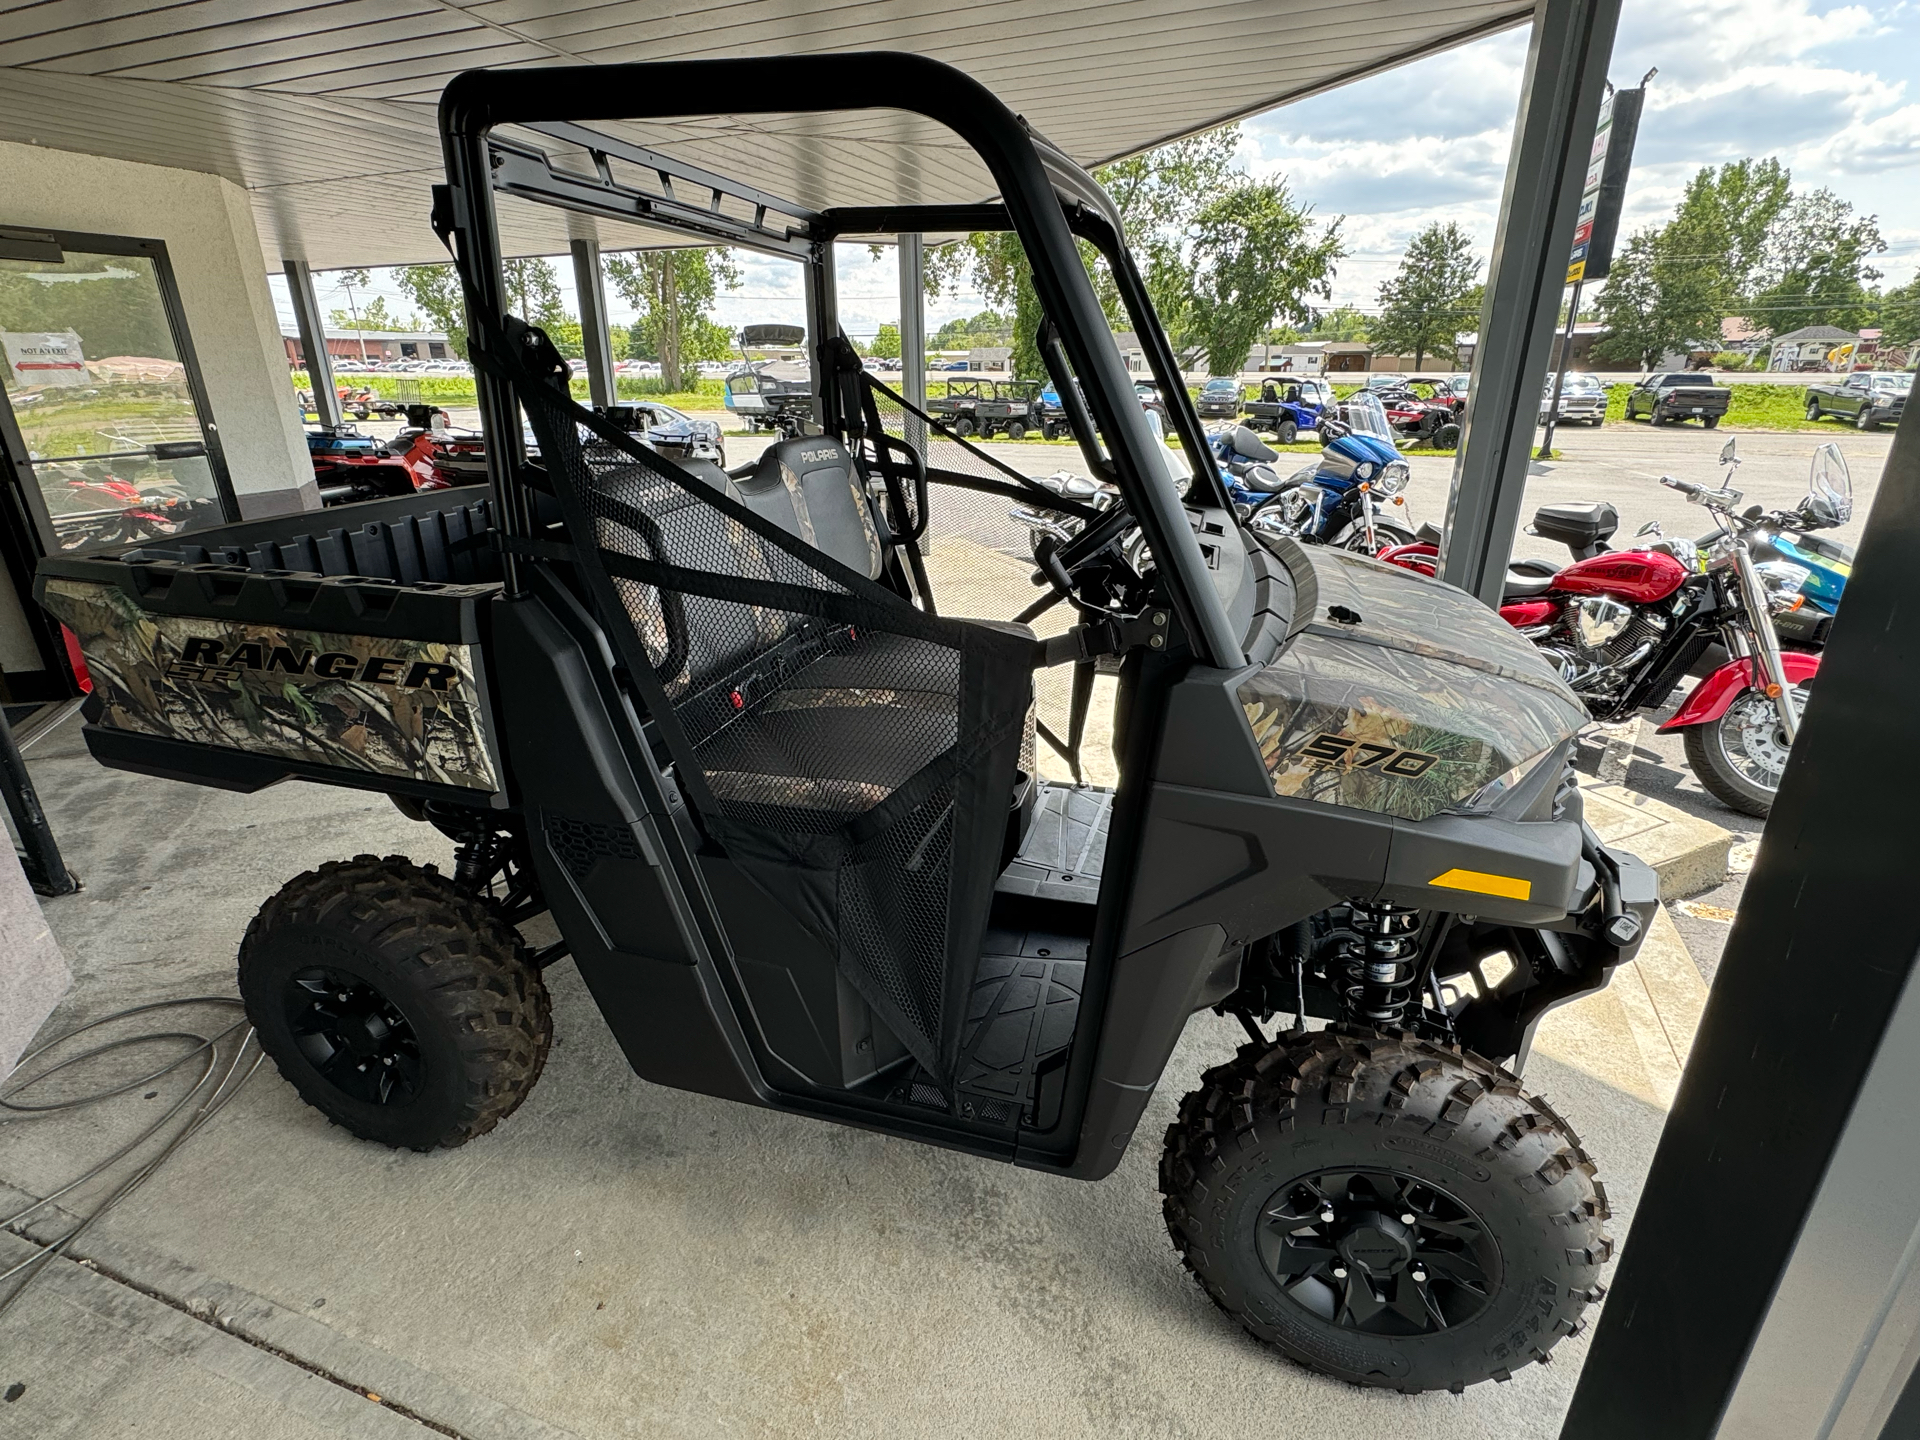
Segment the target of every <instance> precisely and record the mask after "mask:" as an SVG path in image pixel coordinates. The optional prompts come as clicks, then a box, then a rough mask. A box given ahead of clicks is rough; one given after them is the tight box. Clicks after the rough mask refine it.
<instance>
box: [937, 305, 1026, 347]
mask: <svg viewBox="0 0 1920 1440" xmlns="http://www.w3.org/2000/svg"><path fill="white" fill-rule="evenodd" d="M1012 343H1013V324H1012V322H1011V321H1009V320H1008V319H1007V317H1006V316H1004V315H1002V314H1001V313H1000V312H999V311H997V310H982V311H981V312H980V313H979V314H978V315H967V316H961V317H959V318H957V319H953V320H949V321H947V323H946V324H944V325H942V326H941V327H940V328H939V330H937V331H936V332H935V333H934V337H933V343H932V345H931V346H930V347H929V348H930V349H934V350H970V349H972V348H973V347H974V346H975V345H1011V344H1012Z"/></svg>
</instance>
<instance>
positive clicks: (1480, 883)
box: [1427, 870, 1533, 900]
mask: <svg viewBox="0 0 1920 1440" xmlns="http://www.w3.org/2000/svg"><path fill="white" fill-rule="evenodd" d="M1427 884H1429V885H1433V886H1436V887H1437V888H1439V889H1441V890H1471V891H1472V892H1473V893H1474V894H1476V895H1498V896H1500V897H1501V898H1502V899H1503V900H1531V899H1532V898H1533V882H1532V881H1531V880H1516V879H1515V878H1514V877H1513V876H1511V875H1489V874H1487V873H1486V872H1485V871H1484V870H1449V871H1447V873H1446V874H1444V875H1436V876H1434V877H1433V879H1431V880H1429V881H1428V882H1427Z"/></svg>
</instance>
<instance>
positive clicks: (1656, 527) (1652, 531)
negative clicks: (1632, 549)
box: [1633, 520, 1663, 540]
mask: <svg viewBox="0 0 1920 1440" xmlns="http://www.w3.org/2000/svg"><path fill="white" fill-rule="evenodd" d="M1661 533H1663V532H1662V531H1661V529H1660V522H1659V521H1658V520H1649V521H1648V522H1647V523H1646V524H1644V525H1642V526H1641V527H1640V528H1639V529H1638V530H1636V531H1634V532H1633V538H1634V539H1636V540H1638V539H1639V538H1640V537H1641V536H1642V535H1659V534H1661Z"/></svg>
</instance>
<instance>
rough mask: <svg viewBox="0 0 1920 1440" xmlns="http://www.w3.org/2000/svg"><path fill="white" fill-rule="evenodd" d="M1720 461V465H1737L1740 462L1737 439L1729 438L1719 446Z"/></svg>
mask: <svg viewBox="0 0 1920 1440" xmlns="http://www.w3.org/2000/svg"><path fill="white" fill-rule="evenodd" d="M1720 463H1721V464H1722V465H1738V464H1739V463H1740V446H1739V443H1738V442H1737V441H1734V440H1732V439H1729V440H1728V441H1727V443H1726V444H1724V445H1722V446H1721V447H1720Z"/></svg>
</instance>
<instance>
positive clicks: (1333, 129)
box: [1244, 0, 1920, 305]
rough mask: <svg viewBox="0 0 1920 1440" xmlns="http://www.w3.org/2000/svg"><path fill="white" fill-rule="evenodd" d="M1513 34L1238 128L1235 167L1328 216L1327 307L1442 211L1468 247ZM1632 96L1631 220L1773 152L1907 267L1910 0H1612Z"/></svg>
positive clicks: (1514, 59) (1913, 56)
mask: <svg viewBox="0 0 1920 1440" xmlns="http://www.w3.org/2000/svg"><path fill="white" fill-rule="evenodd" d="M1525 58H1526V33H1525V32H1524V31H1516V32H1509V33H1507V34H1503V35H1497V36H1493V37H1490V38H1489V39H1486V40H1483V41H1479V42H1477V43H1475V44H1473V45H1469V46H1465V47H1463V48H1461V49H1459V50H1455V51H1450V52H1447V53H1446V54H1443V55H1439V56H1435V57H1433V58H1432V59H1429V60H1424V61H1421V62H1419V63H1417V64H1414V65H1410V66H1407V67H1405V68H1403V69H1401V70H1397V71H1394V72H1391V73H1390V74H1387V75H1382V76H1377V77H1375V78H1374V79H1372V80H1368V81H1364V82H1362V83H1361V84H1358V85H1354V86H1349V87H1347V88H1345V89H1343V90H1339V91H1335V92H1332V93H1330V94H1327V95H1323V96H1318V97H1315V98H1314V99H1311V100H1306V101H1302V102H1300V103H1299V104H1297V105H1292V106H1288V107H1285V108H1283V109H1280V110H1276V111H1272V112H1270V113H1268V114H1266V115H1262V116H1258V117H1256V118H1255V119H1253V120H1250V121H1248V122H1247V126H1246V130H1247V136H1248V142H1247V145H1246V147H1245V148H1244V153H1245V154H1246V156H1247V159H1248V162H1249V168H1251V169H1253V170H1255V171H1256V173H1260V174H1263V175H1267V174H1280V175H1284V176H1285V177H1286V178H1287V180H1288V182H1289V184H1290V185H1291V186H1292V187H1293V190H1294V193H1295V194H1296V196H1297V197H1298V198H1300V199H1302V200H1304V201H1306V202H1308V203H1310V204H1312V205H1313V206H1314V207H1315V209H1316V210H1317V211H1318V212H1319V213H1320V214H1322V215H1333V214H1339V213H1344V214H1345V215H1346V216H1347V219H1346V222H1345V225H1344V227H1343V228H1344V233H1345V234H1346V235H1347V237H1348V244H1349V252H1350V253H1349V255H1348V258H1347V259H1346V260H1344V261H1343V262H1342V263H1341V266H1340V273H1339V277H1338V279H1337V280H1336V283H1335V299H1336V300H1337V301H1339V302H1341V303H1357V304H1361V305H1371V304H1372V303H1373V301H1374V295H1375V291H1376V289H1377V287H1378V284H1379V282H1380V281H1381V280H1382V279H1384V278H1386V276H1388V275H1389V274H1391V273H1392V271H1393V270H1394V268H1395V266H1396V265H1397V263H1398V261H1399V256H1400V251H1401V249H1402V247H1403V246H1404V245H1405V243H1406V240H1407V238H1408V237H1409V236H1410V235H1411V234H1412V233H1413V231H1414V230H1416V229H1418V228H1419V227H1420V226H1421V225H1424V224H1426V223H1428V222H1429V221H1431V220H1454V221H1457V222H1458V223H1460V224H1461V225H1462V226H1464V227H1465V228H1466V229H1467V230H1468V231H1469V232H1470V233H1472V234H1473V235H1474V236H1475V237H1476V239H1477V240H1478V241H1479V242H1480V244H1481V245H1482V247H1483V250H1484V248H1485V247H1487V246H1488V245H1490V243H1491V241H1492V238H1493V229H1494V223H1495V212H1496V211H1497V209H1498V206H1499V199H1500V190H1501V184H1502V180H1503V177H1504V173H1505V167H1506V163H1507V155H1508V151H1509V147H1510V145H1511V143H1512V140H1511V136H1512V124H1513V115H1514V111H1515V109H1516V108H1517V105H1518V101H1519V91H1520V82H1521V72H1522V68H1523V66H1524V63H1525ZM1652 67H1658V69H1659V75H1658V76H1657V77H1656V78H1655V80H1654V81H1653V84H1652V87H1651V90H1650V92H1649V98H1648V105H1647V111H1646V115H1645V117H1644V119H1643V121H1642V124H1641V129H1640V137H1639V142H1638V144H1637V146H1636V151H1635V157H1634V173H1633V179H1632V182H1631V184H1630V185H1629V188H1628V193H1627V206H1626V214H1625V217H1624V223H1625V226H1626V228H1628V229H1632V228H1635V227H1637V226H1639V225H1643V224H1646V223H1649V222H1654V221H1658V220H1660V219H1663V218H1664V217H1665V216H1666V215H1667V214H1669V213H1671V211H1672V208H1673V205H1674V202H1675V201H1676V200H1678V199H1679V197H1680V193H1681V190H1682V189H1683V188H1684V186H1685V185H1686V182H1687V181H1688V180H1689V179H1690V178H1691V177H1692V175H1693V174H1694V172H1695V171H1697V170H1698V169H1699V168H1700V167H1701V166H1704V165H1718V164H1722V163H1725V162H1727V161H1730V160H1737V159H1740V158H1741V157H1743V156H1748V155H1752V156H1765V155H1777V156H1779V158H1780V159H1781V161H1782V162H1783V163H1785V164H1786V165H1787V166H1788V167H1789V168H1790V169H1791V170H1792V171H1793V173H1794V180H1795V183H1796V185H1798V186H1801V187H1812V186H1815V185H1825V186H1828V187H1829V188H1831V189H1833V190H1834V191H1836V192H1837V193H1838V194H1839V195H1841V197H1842V198H1844V199H1846V200H1849V201H1851V202H1852V203H1853V204H1854V206H1855V207H1856V208H1857V209H1858V210H1860V211H1861V212H1862V213H1864V214H1877V215H1878V216H1879V217H1880V221H1881V227H1882V231H1883V233H1884V234H1885V235H1886V238H1887V241H1888V244H1889V249H1888V252H1887V254H1886V255H1884V256H1882V257H1881V259H1880V265H1881V268H1882V269H1884V270H1885V271H1886V272H1887V281H1888V283H1901V282H1904V281H1905V280H1906V279H1908V278H1909V277H1910V276H1911V275H1912V274H1913V273H1914V268H1915V264H1916V261H1920V184H1916V183H1915V182H1916V181H1920V106H1916V105H1914V104H1909V103H1907V93H1908V87H1907V78H1906V77H1908V76H1909V75H1912V74H1914V73H1916V70H1920V5H1916V4H1915V3H1913V0H1897V3H1893V4H1890V5H1887V4H1881V5H1870V4H1844V5H1837V6H1834V5H1828V6H1822V5H1820V4H1819V3H1817V0H1693V3H1690V4H1688V5H1686V6H1681V7H1676V6H1672V5H1670V4H1666V3H1663V0H1628V3H1627V7H1626V11H1625V14H1624V15H1623V17H1622V19H1621V24H1620V33H1619V36H1618V39H1617V41H1616V44H1615V47H1614V56H1613V65H1612V71H1613V74H1614V76H1615V79H1616V80H1617V82H1618V83H1621V84H1634V83H1637V82H1638V79H1639V77H1640V76H1641V75H1642V74H1644V73H1645V72H1646V71H1647V70H1648V69H1649V68H1652Z"/></svg>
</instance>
